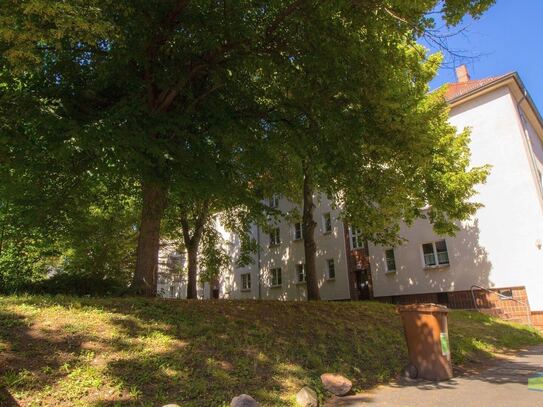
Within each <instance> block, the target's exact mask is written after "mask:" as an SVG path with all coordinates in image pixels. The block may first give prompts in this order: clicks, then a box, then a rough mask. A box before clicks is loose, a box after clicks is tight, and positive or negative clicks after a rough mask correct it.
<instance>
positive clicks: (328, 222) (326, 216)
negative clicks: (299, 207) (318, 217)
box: [322, 212, 334, 235]
mask: <svg viewBox="0 0 543 407" xmlns="http://www.w3.org/2000/svg"><path fill="white" fill-rule="evenodd" d="M333 230H334V226H333V225H332V213H331V212H324V213H323V214H322V233H323V234H325V235H326V234H328V233H332V231H333Z"/></svg>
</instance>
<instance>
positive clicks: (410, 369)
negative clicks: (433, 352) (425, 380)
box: [403, 363, 419, 379]
mask: <svg viewBox="0 0 543 407" xmlns="http://www.w3.org/2000/svg"><path fill="white" fill-rule="evenodd" d="M403 373H404V376H405V377H406V378H407V379H416V378H417V376H418V375H419V369H417V367H416V366H415V365H414V364H412V363H410V364H408V365H407V366H406V367H405V368H404V369H403Z"/></svg>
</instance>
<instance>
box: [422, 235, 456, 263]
mask: <svg viewBox="0 0 543 407" xmlns="http://www.w3.org/2000/svg"><path fill="white" fill-rule="evenodd" d="M441 242H443V243H444V244H445V251H439V252H438V251H437V244H438V243H441ZM426 245H431V246H432V253H427V254H425V253H424V246H426ZM442 253H446V254H447V262H440V260H439V254H442ZM430 254H431V255H432V256H433V258H434V263H435V264H430V265H429V264H427V263H426V256H427V255H430ZM420 255H421V261H422V267H423V268H425V269H433V268H440V267H448V266H450V265H451V259H450V258H449V247H448V246H447V241H446V240H445V239H441V240H435V241H433V242H426V243H422V244H421V245H420Z"/></svg>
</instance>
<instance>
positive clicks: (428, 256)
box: [422, 243, 436, 266]
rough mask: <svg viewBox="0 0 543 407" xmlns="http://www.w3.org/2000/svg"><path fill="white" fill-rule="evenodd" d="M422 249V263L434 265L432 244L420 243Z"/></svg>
mask: <svg viewBox="0 0 543 407" xmlns="http://www.w3.org/2000/svg"><path fill="white" fill-rule="evenodd" d="M422 251H423V253H424V265H425V266H435V265H436V258H435V255H434V245H433V244H432V243H425V244H423V245H422Z"/></svg>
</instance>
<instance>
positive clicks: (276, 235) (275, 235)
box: [269, 227, 281, 247]
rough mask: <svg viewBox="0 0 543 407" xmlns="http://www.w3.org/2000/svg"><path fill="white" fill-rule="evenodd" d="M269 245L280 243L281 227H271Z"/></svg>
mask: <svg viewBox="0 0 543 407" xmlns="http://www.w3.org/2000/svg"><path fill="white" fill-rule="evenodd" d="M269 237H270V247H273V246H279V245H280V244H281V228H280V227H276V228H273V229H272V230H271V232H270V234H269Z"/></svg>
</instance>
